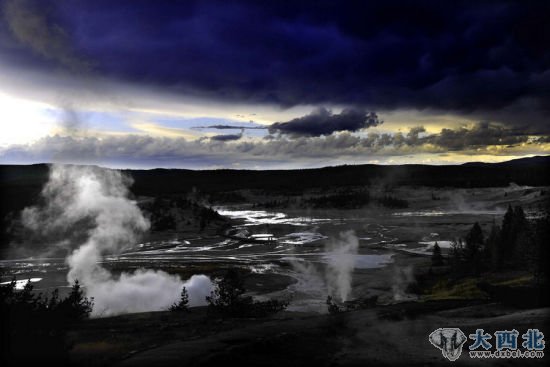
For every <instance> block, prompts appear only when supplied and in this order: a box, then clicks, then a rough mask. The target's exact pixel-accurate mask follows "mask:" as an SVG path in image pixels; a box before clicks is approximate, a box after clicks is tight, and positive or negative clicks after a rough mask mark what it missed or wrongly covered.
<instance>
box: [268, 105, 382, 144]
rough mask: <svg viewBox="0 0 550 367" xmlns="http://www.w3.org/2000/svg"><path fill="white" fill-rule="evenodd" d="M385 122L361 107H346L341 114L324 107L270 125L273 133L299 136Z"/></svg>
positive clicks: (327, 133)
mask: <svg viewBox="0 0 550 367" xmlns="http://www.w3.org/2000/svg"><path fill="white" fill-rule="evenodd" d="M381 123H383V121H381V120H379V119H378V116H377V115H376V113H374V112H365V111H364V110H362V109H359V108H346V109H344V110H342V112H341V113H339V114H333V113H332V111H331V110H329V109H326V108H324V107H320V108H317V109H316V110H314V111H313V112H311V113H310V114H309V115H306V116H302V117H298V118H295V119H292V120H290V121H287V122H276V123H274V124H272V125H271V126H270V127H269V133H271V134H276V133H279V134H285V135H290V136H293V137H297V136H320V135H330V134H332V133H334V132H337V131H352V132H353V131H358V130H361V129H366V128H368V127H371V126H377V125H379V124H381Z"/></svg>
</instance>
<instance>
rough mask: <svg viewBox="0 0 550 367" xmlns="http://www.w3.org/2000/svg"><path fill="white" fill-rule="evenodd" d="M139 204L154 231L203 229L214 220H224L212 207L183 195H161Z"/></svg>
mask: <svg viewBox="0 0 550 367" xmlns="http://www.w3.org/2000/svg"><path fill="white" fill-rule="evenodd" d="M139 206H140V208H141V209H142V210H143V211H144V213H145V215H146V216H147V217H148V219H149V221H150V222H151V230H153V231H164V230H182V229H191V228H195V229H198V230H199V231H202V230H203V229H205V228H206V226H208V225H209V224H211V223H212V222H219V221H223V220H224V218H223V217H222V216H221V215H219V214H218V212H216V211H215V210H213V209H212V208H210V207H208V206H204V205H201V204H199V203H197V202H196V201H194V200H191V199H187V198H183V197H165V196H159V197H155V198H154V199H153V200H151V201H149V202H144V203H140V205H139Z"/></svg>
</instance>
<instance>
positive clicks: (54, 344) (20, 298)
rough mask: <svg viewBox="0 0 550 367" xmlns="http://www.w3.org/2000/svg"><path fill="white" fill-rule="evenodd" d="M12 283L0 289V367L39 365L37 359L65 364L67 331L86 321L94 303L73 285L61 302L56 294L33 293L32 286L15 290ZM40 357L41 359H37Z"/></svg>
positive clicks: (28, 283) (76, 283)
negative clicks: (0, 327) (0, 326)
mask: <svg viewBox="0 0 550 367" xmlns="http://www.w3.org/2000/svg"><path fill="white" fill-rule="evenodd" d="M15 285H16V283H15V280H13V281H12V282H11V283H9V284H6V285H1V286H0V321H1V323H2V330H1V340H0V350H1V357H0V359H1V361H2V365H3V366H10V365H19V366H25V365H28V364H29V363H36V362H40V361H38V360H35V359H38V358H48V359H52V360H55V361H57V363H58V365H64V364H66V363H67V362H68V359H67V357H68V355H67V351H68V349H69V347H70V346H69V345H67V338H66V335H67V331H68V329H69V328H70V327H72V326H74V325H75V324H76V323H78V322H80V321H82V320H83V319H86V318H88V317H89V315H90V313H91V312H92V308H93V299H89V298H87V297H85V296H84V292H83V290H82V288H81V286H80V284H79V283H78V281H75V283H74V284H73V287H72V289H71V292H70V293H69V294H68V295H67V296H66V297H64V298H60V297H59V293H58V290H57V289H56V290H54V291H53V292H52V293H51V294H50V295H44V294H42V293H40V294H36V293H35V292H33V287H32V284H31V282H27V283H26V285H25V287H24V288H23V289H22V290H16V288H15ZM38 356H40V357H38Z"/></svg>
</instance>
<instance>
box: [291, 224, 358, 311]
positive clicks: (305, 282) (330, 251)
mask: <svg viewBox="0 0 550 367" xmlns="http://www.w3.org/2000/svg"><path fill="white" fill-rule="evenodd" d="M358 248H359V239H358V238H357V236H356V235H355V233H354V232H353V231H346V232H341V233H340V235H339V237H338V238H335V239H332V240H331V241H330V242H328V243H327V245H326V246H325V256H324V259H325V260H326V264H327V266H326V267H325V268H319V267H318V266H315V265H314V264H312V263H307V262H302V261H294V262H292V263H291V264H292V267H293V268H294V270H295V271H296V272H297V279H296V280H297V285H296V286H295V288H297V289H299V290H302V291H303V292H304V293H307V294H310V295H313V296H314V297H315V298H317V299H319V300H322V301H323V302H324V300H325V298H326V296H327V295H330V296H332V297H333V298H334V299H336V300H338V301H340V302H345V301H348V300H349V298H350V296H351V289H352V274H353V269H354V268H355V262H356V255H357V250H358Z"/></svg>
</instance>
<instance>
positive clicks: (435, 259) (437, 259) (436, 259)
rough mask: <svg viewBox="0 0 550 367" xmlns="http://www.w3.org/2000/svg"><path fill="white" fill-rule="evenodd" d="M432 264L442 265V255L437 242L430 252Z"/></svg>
mask: <svg viewBox="0 0 550 367" xmlns="http://www.w3.org/2000/svg"><path fill="white" fill-rule="evenodd" d="M432 265H433V266H440V265H443V256H442V255H441V248H440V247H439V244H438V243H437V242H436V243H435V244H434V248H433V252H432Z"/></svg>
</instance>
